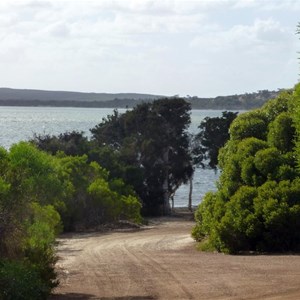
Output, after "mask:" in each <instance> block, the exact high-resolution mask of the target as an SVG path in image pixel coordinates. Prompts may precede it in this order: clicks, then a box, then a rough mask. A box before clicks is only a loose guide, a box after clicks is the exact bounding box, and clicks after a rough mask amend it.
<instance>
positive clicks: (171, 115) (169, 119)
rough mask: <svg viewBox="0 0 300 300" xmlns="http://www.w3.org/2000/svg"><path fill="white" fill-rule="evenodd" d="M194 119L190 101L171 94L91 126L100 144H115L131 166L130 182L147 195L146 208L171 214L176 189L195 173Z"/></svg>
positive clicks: (114, 148)
mask: <svg viewBox="0 0 300 300" xmlns="http://www.w3.org/2000/svg"><path fill="white" fill-rule="evenodd" d="M189 124H190V104H189V103H187V102H186V101H184V100H183V99H181V98H172V99H170V98H166V99H160V100H156V101H154V102H152V103H143V104H140V105H138V106H136V107H135V108H134V109H133V110H131V111H127V112H126V113H124V114H119V113H118V112H117V111H115V112H114V114H113V115H111V116H108V117H107V118H106V119H104V120H103V121H102V123H100V124H98V125H97V126H96V127H95V128H93V129H91V132H92V134H93V142H94V143H96V144H97V145H98V147H100V148H101V147H103V146H106V147H107V146H108V147H110V149H111V151H114V152H116V153H117V154H118V156H119V157H120V160H121V161H122V164H124V165H125V166H130V168H129V169H130V170H131V173H130V174H131V176H130V175H129V174H128V173H127V176H128V178H127V179H129V180H130V177H131V178H132V179H133V180H134V181H132V182H130V184H132V185H133V186H134V188H135V190H136V192H137V193H138V195H139V196H140V197H141V199H142V200H143V209H144V212H146V213H152V214H153V213H158V212H159V211H161V212H162V213H164V214H167V213H169V211H170V204H169V200H170V196H171V194H173V193H174V191H175V190H176V189H177V188H178V187H179V185H180V184H181V183H183V182H186V181H187V180H188V178H189V177H190V176H191V175H192V173H193V168H192V160H191V156H190V153H189V138H188V133H187V129H188V126H189ZM127 170H128V168H127ZM134 174H135V175H134ZM132 176H133V177H132ZM136 176H139V178H142V181H141V180H136V178H135V177H136ZM136 183H137V184H136ZM141 183H142V184H141Z"/></svg>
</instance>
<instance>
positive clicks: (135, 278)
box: [51, 217, 300, 300]
mask: <svg viewBox="0 0 300 300" xmlns="http://www.w3.org/2000/svg"><path fill="white" fill-rule="evenodd" d="M192 226H193V222H192V221H190V220H187V219H186V218H174V217H173V218H160V219H154V220H152V222H151V224H150V226H147V227H146V228H143V229H141V230H130V231H128V230H123V231H114V232H109V233H86V234H74V235H72V236H70V235H68V236H67V235H66V236H63V237H62V238H61V239H60V240H59V247H58V255H59V256H60V260H59V262H58V264H57V269H58V271H59V273H60V281H61V284H60V286H59V287H58V288H57V290H56V291H55V295H53V296H52V297H51V299H56V300H67V299H68V300H69V299H75V300H79V299H80V300H81V299H82V300H92V299H103V300H113V299H116V300H127V299H128V300H129V299H130V300H150V299H168V300H169V299H170V300H172V299H181V300H184V299H268V300H277V299H300V256H299V255H259V256H256V255H249V256H231V255H224V254H218V253H203V252H199V251H197V250H196V249H195V243H194V241H193V240H192V239H191V237H190V231H191V228H192Z"/></svg>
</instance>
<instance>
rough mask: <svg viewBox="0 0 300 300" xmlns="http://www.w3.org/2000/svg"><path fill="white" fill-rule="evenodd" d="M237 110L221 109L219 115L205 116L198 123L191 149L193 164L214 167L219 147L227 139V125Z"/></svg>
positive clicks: (216, 162) (215, 166)
mask: <svg viewBox="0 0 300 300" xmlns="http://www.w3.org/2000/svg"><path fill="white" fill-rule="evenodd" d="M237 114H238V113H237V112H235V113H234V112H228V111H223V112H222V116H221V117H214V118H210V117H206V118H205V119H204V120H203V121H202V122H201V123H200V125H199V127H198V128H199V129H200V132H199V133H198V134H197V135H196V136H195V138H194V141H193V144H194V145H195V146H194V147H193V149H192V154H193V157H194V162H195V164H198V165H201V166H202V167H204V166H205V162H206V161H207V160H208V166H209V167H210V168H213V169H216V168H217V164H218V154H219V149H220V148H222V147H223V146H224V145H225V143H226V142H227V140H228V139H229V126H230V124H231V123H232V121H233V120H234V119H235V118H236V117H237Z"/></svg>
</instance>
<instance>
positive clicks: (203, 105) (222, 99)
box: [186, 90, 282, 110]
mask: <svg viewBox="0 0 300 300" xmlns="http://www.w3.org/2000/svg"><path fill="white" fill-rule="evenodd" d="M281 91H282V90H278V91H268V90H261V91H258V92H254V93H245V94H240V95H230V96H218V97H215V98H199V97H187V98H186V100H187V101H188V102H190V103H191V104H192V107H193V108H194V109H227V110H248V109H254V108H257V107H261V106H262V105H263V104H264V103H265V102H266V101H268V100H269V99H273V98H276V97H277V96H278V94H279V93H280V92H281Z"/></svg>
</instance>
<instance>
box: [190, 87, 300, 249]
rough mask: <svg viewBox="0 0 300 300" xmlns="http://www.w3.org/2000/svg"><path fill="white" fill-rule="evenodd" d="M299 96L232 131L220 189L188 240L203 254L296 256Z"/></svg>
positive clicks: (254, 114) (242, 120)
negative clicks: (293, 253) (210, 251)
mask: <svg viewBox="0 0 300 300" xmlns="http://www.w3.org/2000/svg"><path fill="white" fill-rule="evenodd" d="M299 91H300V85H299V84H298V85H297V86H296V88H295V90H294V91H290V92H283V93H281V94H280V95H279V96H278V97H277V98H276V99H273V100H270V101H268V102H267V103H266V104H265V105H264V106H263V107H262V108H260V109H256V110H253V111H249V112H246V113H243V114H241V115H239V116H238V117H237V118H236V119H235V120H234V121H233V122H232V124H231V125H230V130H229V132H230V138H229V140H228V142H227V143H226V145H225V146H224V147H223V148H222V149H221V150H220V152H219V157H218V158H219V167H220V169H221V176H220V178H219V181H218V183H217V187H218V189H217V191H216V192H214V193H208V194H207V195H206V196H205V198H204V200H203V201H202V203H201V204H200V205H199V207H198V209H197V211H196V221H197V225H196V226H195V228H194V230H193V233H192V234H193V237H194V238H195V239H196V240H197V241H199V242H201V247H202V249H215V250H217V251H222V252H227V253H239V252H243V251H258V252H265V251H267V252H285V251H299V250H300V222H299V220H300V180H299V157H300V151H299V134H300V131H299V130H300V125H299V124H300V118H299V105H300V103H299V101H300V97H299V96H300V93H299Z"/></svg>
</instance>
